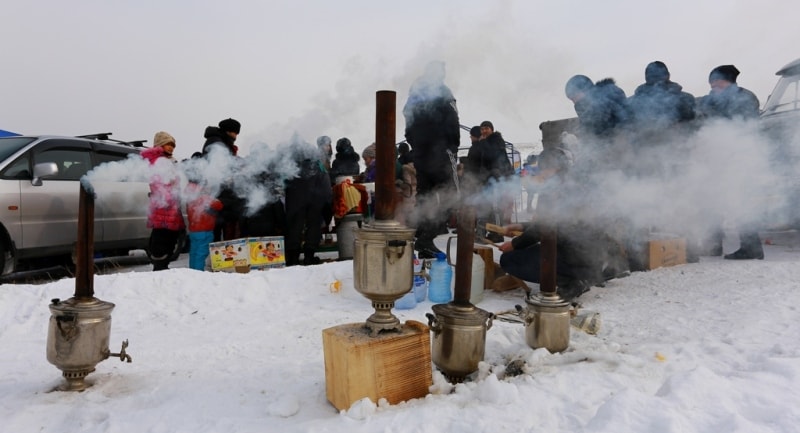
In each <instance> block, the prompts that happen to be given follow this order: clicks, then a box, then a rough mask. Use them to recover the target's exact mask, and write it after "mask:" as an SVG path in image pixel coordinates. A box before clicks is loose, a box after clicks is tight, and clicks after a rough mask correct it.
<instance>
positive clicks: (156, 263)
mask: <svg viewBox="0 0 800 433" xmlns="http://www.w3.org/2000/svg"><path fill="white" fill-rule="evenodd" d="M179 236H180V231H178V230H170V229H153V231H152V232H151V233H150V262H151V263H153V270H154V271H162V270H164V269H167V268H169V262H171V261H172V254H173V253H174V252H175V246H176V245H177V244H178V237H179Z"/></svg>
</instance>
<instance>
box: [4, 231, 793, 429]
mask: <svg viewBox="0 0 800 433" xmlns="http://www.w3.org/2000/svg"><path fill="white" fill-rule="evenodd" d="M790 235H792V236H787V235H786V234H784V235H783V236H778V237H776V238H775V239H773V245H768V246H766V256H767V257H766V260H764V261H741V262H736V261H727V260H722V259H721V258H719V257H714V258H703V259H702V260H701V262H700V263H698V264H688V265H682V266H676V267H672V268H662V269H657V270H653V271H650V272H639V273H634V274H633V275H631V276H630V277H628V278H624V279H619V280H614V281H611V282H609V284H608V285H607V286H606V287H604V288H597V287H595V288H592V290H591V291H590V292H588V293H586V294H585V295H584V296H583V297H582V298H581V299H580V300H581V301H582V303H583V306H584V308H585V309H586V310H593V311H597V312H599V313H600V314H601V315H602V328H601V330H600V332H599V333H598V335H596V336H591V335H588V334H586V333H583V332H581V331H580V330H578V329H576V328H573V329H572V334H571V342H570V348H569V349H568V350H567V351H565V352H564V353H557V354H550V353H548V352H547V351H546V350H543V349H539V350H533V349H531V348H530V347H528V346H527V344H526V343H525V337H524V335H525V334H524V332H525V330H524V327H523V326H522V325H520V324H515V323H508V322H503V321H495V322H494V325H493V327H492V328H491V329H490V330H489V331H488V332H487V343H486V356H485V362H483V363H482V364H481V367H480V371H479V372H478V373H477V374H476V375H475V377H474V379H473V380H472V381H469V382H466V383H463V384H460V385H456V386H452V385H450V384H449V383H447V382H446V381H445V380H444V378H443V377H442V376H441V374H439V373H438V372H435V371H434V385H433V387H432V388H431V393H430V394H429V395H428V396H427V397H425V398H420V399H415V400H411V401H407V402H405V403H402V404H397V405H388V404H385V403H382V402H370V401H361V402H358V403H356V404H355V405H354V406H353V407H351V408H350V409H349V410H347V411H343V412H339V411H337V410H336V409H335V408H334V407H333V406H332V405H331V404H330V403H328V401H327V400H326V397H325V369H324V363H323V350H322V338H321V332H322V330H323V329H325V328H328V327H331V326H336V325H341V324H346V323H355V322H363V321H364V320H365V319H366V318H367V317H368V316H369V314H371V312H372V308H371V307H370V303H369V301H368V300H367V299H365V298H364V297H362V296H361V295H360V294H359V293H357V292H356V291H355V290H354V288H353V276H352V268H353V265H352V261H344V262H333V263H326V264H322V265H319V266H313V267H293V268H285V269H273V270H269V271H264V272H251V273H249V274H224V273H203V272H198V271H193V270H190V269H188V268H186V262H185V259H182V260H181V261H179V262H177V263H174V264H173V265H172V267H173V269H171V270H169V271H165V272H158V273H153V272H149V266H139V267H135V268H132V269H131V268H128V269H123V270H121V271H120V272H118V273H115V274H111V275H97V276H96V277H95V280H94V290H95V294H96V296H97V297H98V298H100V299H102V300H104V301H108V302H113V303H115V304H116V308H115V309H114V311H113V313H112V316H113V324H112V328H111V344H110V348H111V350H112V351H114V352H115V351H118V350H119V348H120V343H121V342H122V340H124V339H128V340H129V341H130V346H129V347H128V353H129V354H130V355H131V356H132V357H133V363H131V364H127V363H121V362H120V361H119V360H117V359H109V360H106V361H103V362H101V363H100V364H98V366H97V371H96V372H94V373H92V374H90V375H89V378H88V379H89V381H91V382H93V386H92V387H91V388H89V389H88V390H86V391H84V392H79V393H78V392H60V391H52V390H53V389H54V388H55V387H56V386H58V385H59V384H60V383H61V382H62V378H61V372H60V371H59V370H58V369H57V368H56V367H54V366H53V365H51V364H49V363H48V362H47V360H46V356H45V349H46V347H45V346H46V337H47V327H48V320H49V317H50V312H49V309H48V307H47V306H48V304H49V302H50V299H51V298H61V299H66V298H69V297H71V296H72V294H73V293H74V290H75V287H74V285H75V281H74V279H62V280H60V281H56V282H52V283H47V284H41V285H27V284H16V285H14V284H4V285H2V286H0V347H2V355H0V370H2V372H3V375H2V376H1V378H0V419H2V422H1V423H0V425H2V427H1V428H0V431H3V432H78V431H80V432H137V433H142V432H191V433H204V432H267V431H269V432H333V433H338V432H343V433H344V432H347V433H352V432H454V431H460V432H616V433H626V432H631V433H633V432H636V433H640V432H658V433H667V432H681V433H684V432H747V433H753V432H795V431H798V429H800V427H798V426H800V392H798V391H797V390H798V389H800V338H798V335H800V312H798V305H800V249H798V248H800V244H798V243H797V239H796V237H793V236H794V234H790ZM438 241H439V239H437V242H438ZM734 241H735V239H734ZM735 247H736V245H734V244H733V243H731V242H729V240H726V251H728V252H729V251H731V250H732V249H735ZM334 281H340V282H341V283H342V290H341V291H340V292H339V293H331V291H330V289H329V287H330V285H331V283H333V282H334ZM515 304H523V305H524V300H523V297H522V292H521V291H519V290H517V291H513V292H506V293H486V295H485V296H484V300H483V301H482V302H481V303H480V304H479V306H480V307H481V308H483V309H485V310H488V311H492V312H500V311H505V310H509V309H513V307H514V305H515ZM430 311H431V304H430V302H425V303H422V304H420V305H418V306H417V307H416V308H415V309H413V310H403V311H395V313H396V314H397V315H398V316H399V317H400V318H401V320H408V319H413V320H418V321H421V322H424V323H427V319H426V318H425V313H426V312H430ZM515 360H520V361H521V362H524V368H523V374H521V375H518V376H513V377H511V376H506V375H505V366H506V365H508V364H509V363H510V362H512V361H515ZM432 368H433V367H432Z"/></svg>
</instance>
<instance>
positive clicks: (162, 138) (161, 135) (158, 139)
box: [153, 131, 175, 147]
mask: <svg viewBox="0 0 800 433" xmlns="http://www.w3.org/2000/svg"><path fill="white" fill-rule="evenodd" d="M167 143H172V145H173V146H174V145H175V138H173V137H172V136H171V135H169V133H166V132H164V131H158V132H156V136H155V137H154V138H153V146H155V147H161V146H163V145H165V144H167Z"/></svg>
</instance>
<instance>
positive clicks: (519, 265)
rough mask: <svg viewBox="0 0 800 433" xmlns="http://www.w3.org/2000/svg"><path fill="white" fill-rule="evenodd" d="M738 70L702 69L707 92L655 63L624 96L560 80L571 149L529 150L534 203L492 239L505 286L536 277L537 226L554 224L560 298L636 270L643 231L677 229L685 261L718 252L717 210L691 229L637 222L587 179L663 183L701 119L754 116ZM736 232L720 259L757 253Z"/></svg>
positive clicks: (578, 80)
mask: <svg viewBox="0 0 800 433" xmlns="http://www.w3.org/2000/svg"><path fill="white" fill-rule="evenodd" d="M738 75H739V70H738V69H737V68H736V67H735V66H733V65H721V66H718V67H715V68H714V69H713V70H712V71H711V72H710V74H709V76H708V83H709V86H710V88H711V90H710V92H709V94H708V95H706V96H703V97H701V98H695V97H694V96H693V95H691V94H689V93H687V92H685V91H683V88H682V86H681V85H679V84H677V83H675V82H673V81H672V80H671V79H670V72H669V70H668V68H667V66H666V65H665V64H664V63H663V62H660V61H654V62H651V63H650V64H648V65H647V66H646V68H645V83H643V84H641V85H640V86H638V87H637V88H636V90H635V91H634V93H633V95H632V96H630V97H627V96H626V95H625V92H624V91H623V90H622V89H620V88H619V87H618V86H617V85H616V83H615V82H614V80H613V79H609V78H606V79H603V80H600V81H598V82H593V81H592V80H591V79H589V78H588V77H586V76H584V75H576V76H573V77H572V78H570V79H569V80H568V81H567V83H566V86H565V94H566V96H567V98H568V99H570V100H571V101H572V102H573V104H574V108H575V112H576V113H577V115H578V121H579V127H578V131H577V135H578V138H579V143H580V144H579V145H578V146H577V148H569V147H568V146H563V145H556V146H553V147H550V148H545V150H544V151H543V152H542V153H541V154H540V155H539V158H538V174H537V176H536V178H538V183H539V184H540V186H539V191H540V192H541V193H542V194H541V196H540V200H539V206H538V208H537V209H540V211H539V212H538V214H537V215H536V217H535V220H534V221H533V222H531V223H525V224H515V225H510V226H507V227H506V231H507V233H506V234H510V233H511V231H513V230H516V231H522V235H520V236H518V237H516V238H514V239H513V240H512V241H509V242H506V243H504V244H502V245H501V246H500V249H501V250H502V251H503V255H502V256H501V261H500V265H501V267H502V268H503V269H504V270H506V272H508V273H509V275H511V276H512V277H513V278H514V279H515V280H516V281H517V282H518V284H516V285H511V287H514V286H520V285H521V284H522V281H523V280H524V281H531V282H536V283H538V282H539V281H538V279H539V269H538V266H537V265H535V264H536V263H539V262H540V260H541V255H540V253H541V251H540V244H539V240H540V239H541V235H542V230H543V229H547V228H557V231H558V241H557V251H558V255H557V266H556V270H557V276H558V283H557V284H558V291H559V293H560V294H561V295H562V297H563V298H565V299H572V298H575V297H577V296H580V295H581V294H582V293H584V292H585V291H587V290H589V287H591V286H592V285H597V284H600V285H602V284H603V283H604V282H605V281H606V280H608V279H610V278H614V277H616V276H619V275H623V274H626V273H627V272H628V271H630V270H641V269H643V267H642V264H641V263H638V262H637V260H638V259H640V257H639V254H638V253H637V251H635V249H636V248H637V247H641V245H642V244H643V242H642V241H643V240H646V239H647V238H646V235H647V232H649V231H650V230H653V229H655V230H659V229H660V230H662V231H670V230H677V232H678V234H681V235H684V236H686V237H687V238H688V239H687V260H689V261H697V259H698V256H699V255H717V256H719V255H722V254H723V251H722V238H723V236H722V228H721V227H722V215H716V216H715V218H716V221H717V222H716V223H712V224H710V226H711V227H710V228H709V227H704V228H703V229H702V230H701V231H700V233H699V234H698V233H697V231H691V230H688V229H686V228H683V229H684V230H687V231H685V232H681V231H680V230H681V229H682V228H681V227H679V226H676V225H674V222H671V221H668V219H663V218H662V219H654V220H652V221H648V222H649V224H642V222H641V221H637V222H634V221H632V220H631V219H627V216H626V215H624V214H623V212H619V211H615V210H614V206H615V204H614V203H608V202H606V201H605V200H604V199H603V198H602V197H598V195H599V194H603V193H610V192H611V191H609V190H608V189H606V190H603V189H602V188H599V189H598V188H596V186H597V185H602V184H603V182H604V180H605V179H604V177H606V176H608V175H609V174H613V175H615V176H621V177H622V178H624V179H627V181H628V182H633V183H647V182H649V181H653V182H652V183H653V184H657V185H668V184H669V183H670V181H672V180H674V179H676V178H678V177H680V176H681V175H682V174H683V173H685V170H683V169H682V165H685V164H687V160H688V156H687V155H689V154H690V153H691V150H692V149H690V148H688V146H689V144H686V143H691V140H689V138H690V136H691V134H693V133H695V132H696V131H697V130H698V129H699V128H701V127H702V126H703V125H704V124H706V123H707V122H711V121H714V120H717V121H718V120H719V119H726V120H734V121H747V120H750V119H755V118H757V117H758V115H759V102H758V98H757V97H756V96H755V95H754V94H753V93H752V92H750V91H749V90H747V89H744V88H742V87H740V86H739V85H738V84H737V77H738ZM701 206H702V204H701ZM701 211H702V210H701ZM707 213H710V214H712V215H713V214H714V212H713V211H709V212H707ZM642 232H644V236H641V234H642ZM739 237H740V248H739V249H737V250H736V251H734V252H732V253H730V254H726V255H724V258H725V259H730V260H746V259H763V258H764V251H763V247H762V245H761V242H760V239H759V237H758V233H757V231H756V230H755V227H754V226H753V225H752V224H749V225H748V224H746V222H745V223H743V222H740V233H739ZM637 258H638V259H637ZM532 264H533V265H532Z"/></svg>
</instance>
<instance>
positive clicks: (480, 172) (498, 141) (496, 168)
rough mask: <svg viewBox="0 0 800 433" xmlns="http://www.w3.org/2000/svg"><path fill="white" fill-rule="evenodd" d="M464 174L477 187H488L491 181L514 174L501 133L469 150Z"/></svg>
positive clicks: (474, 145) (492, 134)
mask: <svg viewBox="0 0 800 433" xmlns="http://www.w3.org/2000/svg"><path fill="white" fill-rule="evenodd" d="M464 174H465V175H466V176H469V177H470V179H471V181H472V182H475V184H476V185H477V186H484V185H486V184H487V183H488V182H489V180H490V179H494V180H496V181H499V180H502V179H503V178H505V177H507V176H510V175H512V174H514V168H513V167H512V166H511V162H510V161H509V160H508V154H507V153H506V141H505V140H504V139H503V136H502V135H501V134H500V133H499V132H493V133H491V134H490V135H489V136H488V137H486V138H485V139H483V140H480V141H478V142H477V143H475V144H473V145H472V147H470V148H469V152H468V153H467V160H466V162H465V164H464Z"/></svg>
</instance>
